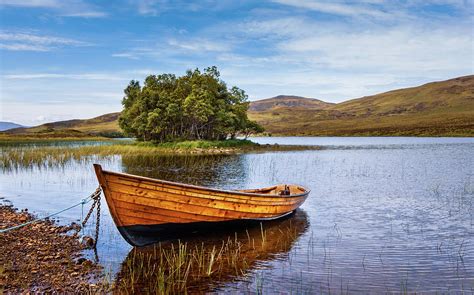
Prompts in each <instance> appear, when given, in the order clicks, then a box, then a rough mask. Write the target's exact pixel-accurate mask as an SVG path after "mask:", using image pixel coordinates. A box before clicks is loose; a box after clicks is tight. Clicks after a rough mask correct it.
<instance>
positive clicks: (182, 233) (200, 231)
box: [117, 211, 294, 247]
mask: <svg viewBox="0 0 474 295" xmlns="http://www.w3.org/2000/svg"><path fill="white" fill-rule="evenodd" d="M293 214H294V211H293V212H290V213H288V214H284V215H282V216H279V217H277V218H274V219H271V220H276V219H286V218H288V217H291V216H292V215H293ZM261 222H270V219H265V220H256V219H237V220H229V221H221V222H205V221H201V222H190V223H161V224H152V225H141V224H137V225H129V226H119V227H117V228H118V230H119V232H120V234H121V235H122V237H123V238H124V239H125V240H126V241H127V242H128V243H129V244H131V245H133V246H136V247H142V246H146V245H150V244H154V243H158V242H164V241H176V240H182V239H190V238H194V237H201V236H206V235H209V234H216V235H219V234H221V233H229V232H232V231H234V230H235V231H242V230H245V229H250V228H253V227H258V226H259V225H260V223H261Z"/></svg>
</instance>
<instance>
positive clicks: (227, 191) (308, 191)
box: [102, 170, 311, 198]
mask: <svg viewBox="0 0 474 295" xmlns="http://www.w3.org/2000/svg"><path fill="white" fill-rule="evenodd" d="M102 173H108V174H115V175H118V176H124V177H129V178H130V177H131V178H138V179H141V180H146V181H151V182H161V183H164V184H169V185H175V186H181V187H187V188H193V189H199V190H207V191H212V192H220V193H229V194H234V195H242V196H253V197H281V198H294V197H303V196H307V195H309V193H310V192H311V190H309V189H307V188H306V187H304V186H302V185H298V184H287V185H294V186H297V187H300V188H303V189H304V190H305V191H304V192H302V193H300V194H294V195H284V196H282V195H270V194H259V193H247V192H242V191H235V190H226V189H216V188H209V187H205V186H199V185H193V184H186V183H180V182H173V181H168V180H162V179H156V178H151V177H145V176H140V175H134V174H129V173H121V172H114V171H108V170H102ZM262 189H265V188H262Z"/></svg>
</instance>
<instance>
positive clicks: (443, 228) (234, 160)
mask: <svg viewBox="0 0 474 295" xmlns="http://www.w3.org/2000/svg"><path fill="white" fill-rule="evenodd" d="M252 140H254V141H256V142H259V143H263V144H266V143H271V144H273V143H278V144H305V145H320V146H322V147H323V148H324V149H322V150H314V151H297V152H269V153H250V154H242V155H221V156H180V157H177V156H174V157H169V156H168V157H153V158H147V157H133V158H121V157H120V156H110V157H107V158H87V159H83V160H81V161H70V162H68V163H66V164H65V165H61V166H55V165H53V166H52V167H48V168H44V167H43V168H39V167H33V168H20V169H15V170H4V171H2V172H1V174H0V184H1V187H0V196H1V197H3V198H5V199H6V200H9V201H11V202H12V203H13V205H14V206H15V207H17V208H28V209H29V210H30V211H33V212H35V213H37V214H38V215H40V216H41V215H45V214H48V213H51V212H54V211H58V210H59V209H62V208H65V207H68V206H70V204H72V203H77V202H79V201H80V200H81V199H82V198H84V197H86V196H87V195H89V194H90V193H91V192H93V191H94V189H95V188H96V187H97V180H96V177H95V174H94V172H93V169H92V163H95V162H98V163H101V164H102V166H103V168H104V169H106V170H114V171H123V172H127V173H132V174H138V175H143V176H149V177H156V178H162V179H166V180H172V181H180V182H185V183H192V184H198V185H204V186H212V187H218V188H226V189H232V188H257V187H264V186H271V185H273V184H276V183H296V184H300V185H303V186H306V187H308V188H310V189H311V194H310V196H309V198H308V199H307V201H306V202H305V203H304V204H303V206H302V207H301V210H299V212H297V214H295V215H294V216H293V217H291V218H293V219H294V223H295V224H297V228H296V234H295V236H294V237H292V241H290V243H289V245H290V246H289V247H288V248H287V249H285V251H279V252H275V253H267V254H268V255H262V257H264V258H262V259H260V260H258V259H257V261H255V263H254V264H253V266H252V267H251V268H249V269H247V270H246V273H245V274H243V275H242V276H238V277H233V278H232V279H229V280H224V281H222V282H217V283H216V285H215V287H214V288H215V289H214V290H216V291H221V292H225V291H232V292H236V291H245V292H257V291H259V290H263V292H264V293H274V292H277V293H298V294H300V293H319V292H322V293H329V292H331V293H341V292H349V293H364V294H366V293H380V292H395V293H399V292H427V293H433V292H440V293H447V292H453V293H461V292H462V291H465V292H468V293H470V292H473V291H474V157H473V155H474V138H403V137H396V138H393V137H389V138H383V137H381V138H364V137H347V138H328V137H317V138H316V137H315V138H308V137H304V138H303V137H291V138H290V137H268V138H263V137H262V138H253V139H252ZM102 205H103V206H102V208H103V210H102V211H103V214H102V216H103V218H102V220H101V232H100V238H99V247H98V255H99V258H100V263H101V264H102V265H104V266H105V268H106V270H107V271H108V272H111V273H112V274H113V275H114V274H116V273H117V272H119V271H120V269H121V265H122V262H123V261H124V260H125V259H126V257H127V255H128V254H129V252H130V251H131V247H130V246H129V245H128V244H127V243H126V242H125V241H124V240H123V239H122V237H121V236H120V234H119V233H118V231H117V230H116V228H115V226H114V225H113V222H112V221H111V218H110V215H109V214H108V209H107V206H106V204H105V203H103V204H102ZM86 210H88V207H87V208H84V211H85V212H84V214H85V213H86ZM59 218H60V222H61V223H69V222H71V221H77V220H79V219H80V218H81V207H78V208H76V209H75V210H71V211H68V212H65V213H64V214H62V215H60V217H59ZM290 220H291V219H290ZM285 222H288V221H285ZM272 226H274V225H272ZM93 229H94V225H93V224H89V227H88V228H87V229H86V234H90V235H92V233H93ZM274 234H275V233H274ZM276 234H278V233H276ZM268 251H269V252H271V251H272V250H271V249H269V250H268ZM88 255H91V256H92V253H88Z"/></svg>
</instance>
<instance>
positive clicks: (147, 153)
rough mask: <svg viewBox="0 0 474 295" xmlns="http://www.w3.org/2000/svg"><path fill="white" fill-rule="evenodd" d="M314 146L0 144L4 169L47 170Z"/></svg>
mask: <svg viewBox="0 0 474 295" xmlns="http://www.w3.org/2000/svg"><path fill="white" fill-rule="evenodd" d="M316 148H317V147H311V146H280V145H259V144H256V143H253V142H251V141H248V140H225V141H183V142H176V143H163V144H158V145H155V144H152V143H134V142H130V141H125V142H120V141H115V142H111V141H107V142H105V143H103V144H100V143H99V144H97V143H95V144H94V143H91V144H74V143H70V144H67V143H62V144H58V145H46V146H44V145H36V144H32V145H29V144H27V145H24V144H21V143H16V144H13V143H12V142H9V144H5V143H4V144H3V145H2V144H0V167H1V168H2V170H4V171H5V170H14V169H19V168H33V167H38V168H45V167H53V166H64V165H66V164H67V163H68V162H69V161H72V160H75V161H84V160H88V159H92V157H95V158H97V159H99V160H100V159H104V158H107V157H110V156H116V155H119V156H121V157H122V158H123V159H125V158H133V159H135V160H140V158H147V159H149V158H150V157H158V156H166V155H215V154H233V153H239V152H265V151H288V150H308V149H316Z"/></svg>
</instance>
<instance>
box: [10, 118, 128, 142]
mask: <svg viewBox="0 0 474 295" xmlns="http://www.w3.org/2000/svg"><path fill="white" fill-rule="evenodd" d="M119 115H120V113H119V112H117V113H110V114H105V115H102V116H99V117H95V118H92V119H84V120H79V119H75V120H67V121H58V122H53V123H46V124H42V125H39V126H35V127H29V128H15V129H10V130H8V131H6V133H7V134H17V135H39V136H61V137H63V136H64V137H67V136H90V135H94V136H106V137H119V136H122V131H121V130H120V127H119V126H118V116H119Z"/></svg>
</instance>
